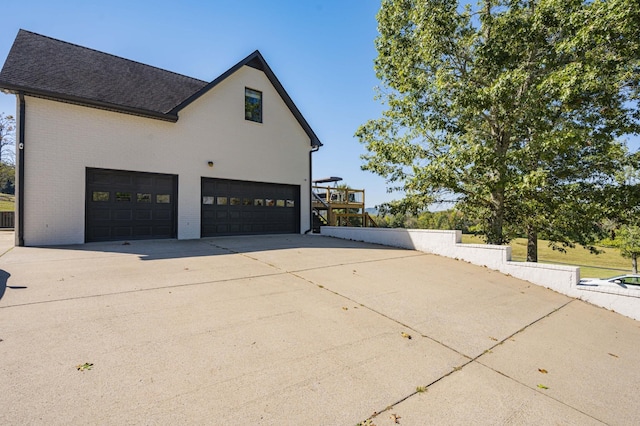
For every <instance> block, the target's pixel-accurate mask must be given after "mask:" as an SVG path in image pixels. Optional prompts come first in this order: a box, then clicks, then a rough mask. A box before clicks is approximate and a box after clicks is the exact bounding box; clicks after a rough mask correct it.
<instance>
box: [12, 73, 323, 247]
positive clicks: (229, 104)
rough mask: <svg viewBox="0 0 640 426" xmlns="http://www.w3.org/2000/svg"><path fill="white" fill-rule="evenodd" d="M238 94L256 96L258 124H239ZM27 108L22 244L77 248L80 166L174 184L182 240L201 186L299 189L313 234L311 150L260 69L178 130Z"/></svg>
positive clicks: (52, 105) (29, 104)
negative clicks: (155, 176)
mask: <svg viewBox="0 0 640 426" xmlns="http://www.w3.org/2000/svg"><path fill="white" fill-rule="evenodd" d="M245 87H250V88H252V89H255V90H260V91H262V93H263V123H254V122H251V121H247V120H245V118H244V89H245ZM25 100H26V119H25V124H26V129H25V210H24V242H25V245H52V244H78V243H84V240H85V236H84V227H85V177H86V172H85V170H86V168H87V167H91V168H105V169H115V170H128V171H135V172H152V173H166V174H173V175H178V213H177V214H178V217H177V225H178V230H177V233H178V238H179V239H193V238H200V191H201V177H211V178H223V179H237V180H245V181H259V182H270V183H281V184H289V185H299V186H300V206H298V207H299V208H300V232H304V231H306V230H307V229H309V228H310V193H309V151H310V150H311V145H310V143H311V142H310V139H309V137H308V135H307V134H306V133H305V132H304V130H303V129H302V128H301V127H300V125H299V123H298V122H297V120H296V119H295V117H294V116H293V115H292V113H291V111H290V110H289V109H288V108H287V106H286V105H285V103H284V101H283V100H282V98H281V97H280V95H279V94H278V93H277V92H276V90H275V89H274V87H273V86H272V85H271V82H270V81H269V80H268V79H267V77H266V76H265V74H264V73H263V72H261V71H259V70H256V69H254V68H251V67H247V66H245V67H242V68H241V69H239V70H238V71H237V72H235V73H234V74H232V75H231V76H229V77H228V78H226V79H225V80H224V81H223V82H221V83H220V84H218V85H217V86H216V87H214V88H213V89H211V90H210V91H209V92H207V93H205V94H204V95H203V96H202V97H200V98H199V99H198V100H196V101H195V102H193V103H192V104H190V105H189V106H188V107H186V108H185V109H183V110H182V111H181V112H180V113H179V120H178V121H177V122H176V123H171V122H164V121H160V120H154V119H150V118H143V117H137V116H132V115H127V114H122V113H116V112H109V111H103V110H99V109H95V108H87V107H81V106H76V105H71V104H65V103H61V102H54V101H49V100H43V99H39V98H33V97H26V98H25ZM208 161H213V162H214V163H215V164H214V167H213V168H211V167H209V166H208V165H207V162H208Z"/></svg>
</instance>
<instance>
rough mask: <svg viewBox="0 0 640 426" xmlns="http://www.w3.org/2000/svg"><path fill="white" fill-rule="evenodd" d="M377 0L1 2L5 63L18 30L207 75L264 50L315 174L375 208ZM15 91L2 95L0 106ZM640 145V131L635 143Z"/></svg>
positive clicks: (8, 106)
mask: <svg viewBox="0 0 640 426" xmlns="http://www.w3.org/2000/svg"><path fill="white" fill-rule="evenodd" d="M379 6H380V2H379V1H375V0H269V1H266V0H209V1H191V0H182V1H175V0H174V1H165V0H155V1H136V0H113V1H92V0H82V1H77V0H65V1H54V0H48V1H41V0H21V1H11V2H5V4H3V6H2V14H3V16H4V18H3V20H2V25H0V62H1V63H4V60H5V58H6V56H7V54H8V52H9V49H10V48H11V44H12V43H13V40H14V38H15V36H16V34H17V32H18V30H19V29H20V28H22V29H25V30H29V31H33V32H36V33H39V34H43V35H46V36H49V37H53V38H57V39H60V40H64V41H68V42H71V43H75V44H79V45H81V46H86V47H89V48H92V49H96V50H99V51H102V52H107V53H110V54H114V55H117V56H121V57H124V58H127V59H131V60H134V61H138V62H142V63H145V64H149V65H153V66H156V67H160V68H164V69H167V70H170V71H174V72H177V73H180V74H185V75H188V76H190V77H195V78H199V79H202V80H206V81H211V80H213V79H214V78H216V77H218V76H219V75H220V74H222V73H223V72H224V71H226V70H227V69H228V68H230V67H231V66H233V65H234V64H235V63H237V62H238V61H240V60H241V59H243V58H244V57H245V56H247V55H248V54H250V53H251V52H253V51H254V50H256V49H258V50H260V52H261V53H262V55H263V56H264V57H265V59H266V61H267V62H268V63H269V65H270V66H271V68H272V69H273V71H274V72H275V74H276V76H277V77H278V79H279V80H280V82H281V83H282V84H283V85H284V87H285V89H286V90H287V92H288V93H289V95H290V96H291V98H292V99H293V101H294V102H295V104H296V105H297V106H298V108H299V109H300V111H301V112H302V114H303V115H304V117H305V118H306V119H307V121H308V122H309V124H310V125H311V127H312V128H313V130H314V131H315V132H316V134H317V135H318V137H319V138H320V140H321V141H322V142H323V143H324V146H323V147H322V148H321V149H320V151H318V152H317V153H314V154H313V155H314V162H313V169H314V170H313V177H314V179H316V178H321V177H326V176H340V177H342V178H344V182H345V183H347V184H349V185H351V187H353V188H362V189H365V190H366V197H367V199H366V204H367V206H369V207H373V206H374V205H377V204H380V203H382V202H385V201H389V200H391V199H393V198H397V197H398V195H394V194H388V193H387V191H386V185H385V182H384V180H383V179H382V178H380V177H378V176H376V175H373V174H371V173H369V172H364V171H361V170H360V165H361V164H362V160H361V159H360V155H361V154H363V153H365V150H364V148H363V146H362V145H361V144H360V143H359V142H358V141H357V139H356V138H355V137H354V136H353V135H354V133H355V131H356V129H357V128H358V126H360V125H361V124H363V123H364V122H365V121H366V120H368V119H371V118H376V117H378V116H379V115H380V112H381V111H382V108H383V107H382V105H381V104H380V102H379V101H376V100H374V95H375V92H374V87H375V86H377V85H378V84H379V82H378V80H377V79H376V77H375V73H374V71H373V60H374V58H375V57H376V50H375V46H374V39H375V37H376V36H377V34H378V33H377V29H376V26H377V22H376V19H375V15H376V12H377V11H378V8H379ZM14 111H15V96H13V95H4V94H1V93H0V112H5V113H14ZM630 146H631V147H632V148H633V149H638V147H639V146H640V139H639V138H633V139H631V141H630Z"/></svg>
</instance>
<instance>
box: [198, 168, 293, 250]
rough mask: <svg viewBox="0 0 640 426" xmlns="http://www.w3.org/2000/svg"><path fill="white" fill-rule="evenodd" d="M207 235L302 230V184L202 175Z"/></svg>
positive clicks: (275, 232) (204, 220) (203, 213)
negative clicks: (282, 183)
mask: <svg viewBox="0 0 640 426" xmlns="http://www.w3.org/2000/svg"><path fill="white" fill-rule="evenodd" d="M201 203H202V216H201V218H202V221H201V224H202V228H201V235H202V236H203V237H215V236H220V235H251V234H284V233H298V232H300V187H299V186H296V185H281V184H274V183H262V182H248V181H239V180H228V179H212V178H202V200H201Z"/></svg>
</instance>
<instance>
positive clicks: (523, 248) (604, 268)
mask: <svg viewBox="0 0 640 426" xmlns="http://www.w3.org/2000/svg"><path fill="white" fill-rule="evenodd" d="M462 242H463V243H467V244H470V243H472V244H484V240H483V239H482V238H481V237H477V236H474V235H466V234H465V235H463V236H462ZM509 245H510V246H511V259H512V260H514V261H519V262H524V261H525V260H526V258H527V240H526V239H525V238H516V239H515V240H513V241H511V244H509ZM601 249H602V250H604V253H601V254H598V255H596V254H591V253H590V252H589V250H586V249H585V248H583V247H582V246H576V248H574V249H570V248H567V252H566V253H562V252H560V251H557V250H553V249H551V247H549V244H548V242H547V241H545V240H539V241H538V261H539V262H540V263H555V264H560V265H573V266H579V267H580V276H581V277H583V278H584V277H595V278H608V277H613V276H615V275H621V274H625V273H630V272H631V260H630V259H625V258H624V257H622V256H621V255H620V251H619V250H618V249H616V248H604V247H601Z"/></svg>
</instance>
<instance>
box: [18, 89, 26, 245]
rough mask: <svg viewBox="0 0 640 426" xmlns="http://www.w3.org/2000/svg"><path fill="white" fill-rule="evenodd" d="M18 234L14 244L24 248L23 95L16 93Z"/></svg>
mask: <svg viewBox="0 0 640 426" xmlns="http://www.w3.org/2000/svg"><path fill="white" fill-rule="evenodd" d="M18 101H19V106H18V110H19V111H18V120H20V124H19V125H18V152H17V154H18V197H17V208H18V211H17V213H18V234H17V235H16V243H17V245H18V246H24V128H25V125H24V122H25V105H24V93H23V92H18Z"/></svg>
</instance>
